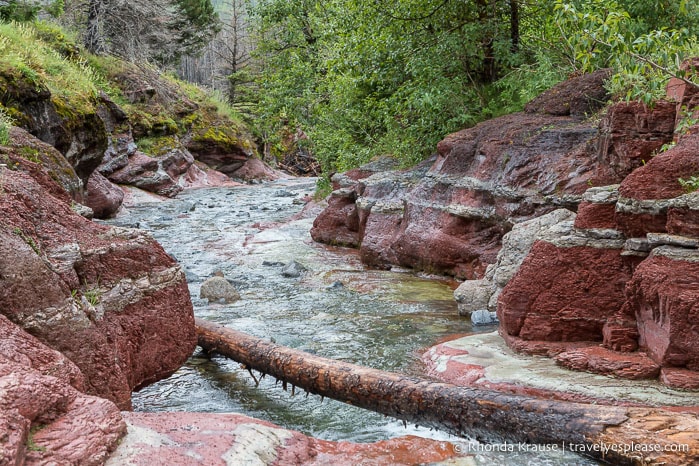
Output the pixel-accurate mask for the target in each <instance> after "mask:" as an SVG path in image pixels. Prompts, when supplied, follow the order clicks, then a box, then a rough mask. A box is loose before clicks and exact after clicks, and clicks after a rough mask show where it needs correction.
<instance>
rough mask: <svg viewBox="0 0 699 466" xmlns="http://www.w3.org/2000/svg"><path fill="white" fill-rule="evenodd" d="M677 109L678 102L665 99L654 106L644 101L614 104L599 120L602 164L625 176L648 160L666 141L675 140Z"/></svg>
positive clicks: (607, 169) (601, 165) (606, 168)
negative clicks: (600, 120)
mask: <svg viewBox="0 0 699 466" xmlns="http://www.w3.org/2000/svg"><path fill="white" fill-rule="evenodd" d="M675 111H676V109H675V104H674V103H672V102H665V101H660V102H656V103H655V105H654V106H653V107H652V108H651V107H648V106H646V105H645V104H643V103H641V102H620V103H617V104H614V105H612V106H611V107H610V108H609V110H607V113H606V114H605V116H604V117H603V118H602V122H601V123H600V133H601V135H602V137H601V141H600V142H601V147H600V156H601V157H602V158H603V159H602V163H601V164H600V167H602V169H603V170H604V171H608V172H611V173H614V174H616V175H618V176H621V178H623V177H624V176H625V175H627V174H629V173H631V172H632V171H633V170H634V169H636V168H638V167H640V166H642V165H643V164H645V163H647V162H649V161H650V160H651V159H652V156H653V154H654V153H655V152H657V151H658V150H659V149H660V148H661V147H662V146H663V144H667V143H670V142H672V138H673V136H674V131H675Z"/></svg>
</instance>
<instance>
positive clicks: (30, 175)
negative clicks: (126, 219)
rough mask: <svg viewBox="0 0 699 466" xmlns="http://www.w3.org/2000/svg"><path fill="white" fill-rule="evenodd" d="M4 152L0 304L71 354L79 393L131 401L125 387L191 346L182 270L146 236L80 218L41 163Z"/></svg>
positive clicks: (124, 404) (167, 367)
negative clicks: (79, 373)
mask: <svg viewBox="0 0 699 466" xmlns="http://www.w3.org/2000/svg"><path fill="white" fill-rule="evenodd" d="M8 158H9V160H10V161H11V163H12V166H13V169H9V168H0V180H1V184H2V190H3V195H2V196H0V313H2V314H4V315H5V316H7V317H8V318H9V319H10V320H11V321H12V322H14V323H15V324H17V325H19V326H20V327H22V328H24V329H25V330H26V331H28V332H29V333H31V334H32V335H34V336H36V337H37V338H39V339H40V340H41V341H42V342H44V343H45V344H47V345H48V346H50V347H52V348H54V349H56V350H58V351H61V352H62V353H63V354H65V355H66V356H67V357H68V358H69V359H70V360H71V361H73V362H74V363H75V364H76V365H77V366H78V367H79V368H80V369H81V371H82V374H83V375H84V377H85V390H86V392H87V393H89V394H93V395H99V396H102V397H105V398H108V399H110V400H112V401H114V402H116V403H117V404H118V405H119V406H120V407H121V408H124V409H126V408H129V407H130V395H131V391H132V390H133V389H135V388H137V387H139V386H142V385H145V384H148V383H151V382H153V381H155V380H158V379H160V378H163V377H166V376H168V375H170V374H171V373H172V372H173V371H175V370H176V369H177V368H178V367H179V366H180V365H181V364H182V363H183V362H184V360H185V359H186V358H187V357H188V356H189V355H190V354H191V351H192V350H193V348H194V345H195V336H194V323H193V315H192V308H191V302H190V300H189V293H188V290H187V285H186V282H185V279H184V276H183V273H182V271H181V270H180V268H179V267H178V266H177V265H176V264H175V262H174V261H173V260H172V259H171V258H170V257H169V256H168V255H167V254H166V253H165V252H164V251H163V249H162V248H161V247H160V246H159V245H158V244H157V243H156V242H155V241H154V240H153V239H152V238H150V237H148V236H147V235H145V234H144V233H141V232H138V231H136V230H121V229H113V228H107V227H104V226H100V225H97V224H94V223H92V222H90V221H88V220H86V219H84V218H82V217H80V216H79V215H77V214H75V213H74V212H73V211H72V210H71V208H70V202H71V200H70V198H69V196H68V194H67V193H66V192H65V191H64V190H63V189H62V188H60V187H59V186H58V185H57V184H55V183H54V182H53V181H52V180H51V179H50V178H49V177H48V176H47V175H46V174H45V173H44V172H43V171H42V169H41V167H40V166H39V165H37V164H34V163H32V162H28V161H24V160H22V159H19V158H18V157H16V156H15V155H14V154H12V153H10V154H9V155H8ZM39 289H40V292H37V291H38V290H39Z"/></svg>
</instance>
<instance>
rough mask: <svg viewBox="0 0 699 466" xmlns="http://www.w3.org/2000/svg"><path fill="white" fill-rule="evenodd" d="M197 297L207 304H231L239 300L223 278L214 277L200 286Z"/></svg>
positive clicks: (235, 291)
mask: <svg viewBox="0 0 699 466" xmlns="http://www.w3.org/2000/svg"><path fill="white" fill-rule="evenodd" d="M199 297H200V298H202V299H208V300H209V302H210V303H211V302H221V303H232V302H235V301H237V300H239V299H240V294H238V291H237V290H236V289H235V287H234V286H233V285H231V284H230V282H229V281H228V280H226V279H225V278H224V277H223V276H220V275H214V276H213V277H211V278H209V279H207V280H206V281H205V282H204V283H202V284H201V290H200V291H199Z"/></svg>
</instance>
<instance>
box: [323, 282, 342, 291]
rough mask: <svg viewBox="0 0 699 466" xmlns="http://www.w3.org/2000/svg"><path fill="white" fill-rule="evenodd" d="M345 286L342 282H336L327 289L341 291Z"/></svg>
mask: <svg viewBox="0 0 699 466" xmlns="http://www.w3.org/2000/svg"><path fill="white" fill-rule="evenodd" d="M344 287H345V285H344V284H343V283H342V282H341V281H334V282H332V284H330V285H328V286H326V287H325V289H326V290H339V289H341V288H344Z"/></svg>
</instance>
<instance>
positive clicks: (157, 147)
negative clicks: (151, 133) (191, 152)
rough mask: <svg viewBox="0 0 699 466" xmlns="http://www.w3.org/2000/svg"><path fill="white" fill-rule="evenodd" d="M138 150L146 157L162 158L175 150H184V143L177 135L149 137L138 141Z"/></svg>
mask: <svg viewBox="0 0 699 466" xmlns="http://www.w3.org/2000/svg"><path fill="white" fill-rule="evenodd" d="M136 145H137V146H138V149H139V150H140V151H141V152H143V153H144V154H146V155H150V156H152V157H160V156H162V155H165V154H167V153H168V152H170V151H172V150H173V149H180V148H182V143H181V142H180V140H179V138H178V137H177V136H176V135H168V136H159V137H147V138H143V139H139V140H138V141H136Z"/></svg>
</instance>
